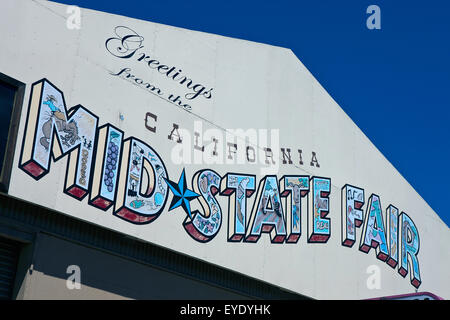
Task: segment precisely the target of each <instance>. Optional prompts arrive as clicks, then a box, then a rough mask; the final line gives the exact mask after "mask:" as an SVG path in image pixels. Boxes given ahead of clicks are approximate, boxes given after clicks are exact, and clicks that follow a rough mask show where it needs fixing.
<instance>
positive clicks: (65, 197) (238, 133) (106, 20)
mask: <svg viewBox="0 0 450 320" xmlns="http://www.w3.org/2000/svg"><path fill="white" fill-rule="evenodd" d="M81 13H82V14H81V17H82V28H81V29H79V30H77V29H68V28H67V27H66V23H65V21H64V19H63V18H61V17H64V16H65V15H66V7H65V6H64V5H60V4H55V3H51V2H48V1H40V0H36V1H31V2H30V1H21V0H17V1H11V0H5V1H1V2H0V18H1V19H0V29H1V30H10V32H8V33H5V34H4V35H3V38H2V41H3V43H8V46H6V47H5V48H4V50H2V51H0V72H2V73H4V74H6V75H8V76H10V77H12V78H14V79H17V80H19V81H21V82H23V83H25V84H26V87H25V95H24V104H23V106H22V110H21V117H20V123H19V124H18V134H17V137H18V138H17V143H16V149H15V153H14V155H13V156H14V159H13V167H12V171H11V179H10V185H9V190H8V193H9V194H10V195H11V196H14V197H17V198H20V199H24V200H26V201H29V202H32V203H35V204H37V205H40V206H44V207H46V208H49V209H51V210H52V211H53V212H54V214H65V215H68V216H71V217H74V218H76V219H81V220H83V221H86V222H89V223H92V224H95V225H98V226H101V227H102V228H106V229H110V230H113V231H116V232H120V233H122V234H124V235H126V236H129V237H133V238H135V239H138V240H140V241H144V242H149V243H152V244H155V245H158V246H160V247H164V248H168V249H169V250H173V251H176V252H179V253H181V254H185V255H189V256H191V257H194V258H196V259H199V260H202V261H205V262H208V263H210V264H213V265H217V266H220V267H222V268H226V269H229V270H233V271H235V272H238V273H240V274H244V275H246V276H248V277H251V278H255V279H259V280H261V281H265V282H268V283H270V284H272V285H275V286H277V287H280V288H283V289H285V290H289V291H293V292H297V293H300V294H302V295H306V296H309V297H313V298H319V299H323V298H325V299H327V298H328V299H335V298H336V299H339V298H345V299H368V298H375V297H382V296H393V295H397V294H405V293H408V292H414V291H415V290H417V288H420V290H422V291H426V292H433V293H435V294H437V295H438V296H441V297H444V298H445V297H448V296H450V292H449V288H450V279H449V276H448V266H449V264H450V254H449V251H448V248H447V243H448V241H450V238H449V235H450V233H449V232H448V227H447V226H446V225H445V224H444V223H443V222H442V221H441V220H440V219H439V217H438V216H437V215H436V213H435V212H434V211H433V210H432V209H431V208H430V207H429V206H428V205H427V204H426V202H425V201H424V200H423V199H422V198H421V197H420V196H419V195H418V194H417V193H416V192H415V190H414V189H413V188H412V187H411V186H410V185H409V184H408V182H407V181H405V179H403V177H402V176H401V175H400V174H399V173H398V172H397V170H395V168H394V167H393V166H392V165H391V164H390V163H389V162H388V161H387V160H386V159H385V158H384V157H383V155H382V154H381V153H380V152H379V151H378V150H377V149H376V147H375V146H374V145H373V144H372V143H371V142H370V140H369V139H368V138H367V137H366V136H365V135H364V134H363V133H362V132H361V130H359V128H358V127H357V126H356V125H355V124H354V123H353V122H352V121H351V119H350V118H349V117H348V116H347V115H346V114H345V113H344V112H343V111H342V109H341V108H340V107H339V105H338V104H337V103H336V102H335V101H334V100H333V99H332V98H331V97H330V95H329V94H328V93H327V92H326V91H325V89H324V88H323V87H322V86H321V85H320V84H319V83H318V82H317V80H316V79H315V78H314V77H313V76H312V75H311V73H310V72H309V71H308V70H307V69H306V67H305V66H304V65H303V64H302V63H301V62H300V61H299V60H298V59H297V57H296V56H295V55H294V54H293V53H292V51H290V50H288V49H284V48H279V47H273V46H269V45H263V44H258V43H252V42H249V41H243V40H237V39H230V38H226V37H221V36H216V35H211V34H206V33H201V32H194V31H189V30H184V29H180V28H173V27H170V26H164V25H160V24H155V23H150V22H145V21H139V20H135V19H129V18H126V17H120V16H115V15H109V14H105V13H101V12H96V11H91V10H84V9H82V10H81ZM19 20H20V21H22V22H23V23H22V25H21V28H11V27H10V26H11V25H15V24H16V22H17V21H19ZM49 39H50V40H49ZM374 112H376V110H374ZM386 116H388V115H386ZM380 130H381V128H380ZM424 170H426V167H424ZM373 270H375V271H376V272H375V273H374V274H370V272H373ZM374 277H379V280H380V281H379V283H380V285H379V286H372V285H368V282H367V281H368V279H369V278H370V279H373V278H374Z"/></svg>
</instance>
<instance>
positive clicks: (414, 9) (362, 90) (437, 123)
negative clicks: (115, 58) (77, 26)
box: [56, 0, 450, 226]
mask: <svg viewBox="0 0 450 320" xmlns="http://www.w3.org/2000/svg"><path fill="white" fill-rule="evenodd" d="M56 2H60V3H65V4H73V5H78V6H80V7H83V8H90V9H94V10H100V11H104V12H109V13H114V14H119V15H124V16H128V17H133V18H137V19H142V20H148V21H152V22H157V23H163V24H167V25H171V26H176V27H181V28H187V29H191V30H197V31H203V32H209V33H214V34H219V35H223V36H228V37H233V38H239V39H245V40H251V41H256V42H262V43H267V44H271V45H276V46H281V47H285V48H290V49H292V51H293V52H294V53H295V54H296V55H297V57H298V58H299V59H300V60H301V61H302V62H303V64H304V65H305V66H306V67H307V68H308V69H309V71H310V72H311V73H312V74H313V75H314V76H315V78H316V79H317V80H318V81H319V82H320V83H321V84H322V85H323V87H324V88H325V89H326V90H327V91H328V93H329V94H330V95H331V96H332V97H333V98H334V99H335V100H336V102H337V103H338V104H339V105H340V106H341V108H343V109H344V111H345V112H346V113H347V114H348V115H349V116H350V117H351V118H352V119H353V121H354V122H355V123H356V124H357V125H358V127H359V128H361V130H362V131H363V132H364V133H365V134H366V135H367V137H368V138H369V139H370V140H371V141H372V142H373V143H374V144H375V146H376V147H377V148H378V149H379V150H380V151H381V152H382V153H383V154H384V155H385V157H386V158H387V159H388V160H389V161H390V162H391V163H392V164H393V165H394V166H395V167H396V168H397V170H398V171H399V172H400V173H401V174H402V175H403V176H404V177H405V178H406V180H408V182H409V183H410V184H411V185H412V186H413V187H414V189H415V190H416V191H417V192H418V193H419V194H420V195H421V196H422V197H423V198H424V199H425V201H426V202H427V203H428V204H429V205H430V206H431V207H432V208H433V209H434V211H435V212H436V213H437V214H439V215H440V217H441V218H442V220H444V222H445V223H446V224H447V226H449V225H450V213H449V209H448V207H447V205H448V200H449V197H450V196H449V194H450V186H449V184H448V183H447V181H450V169H449V166H450V142H449V141H448V140H449V138H450V125H449V120H450V60H449V59H450V41H449V40H450V19H449V15H450V1H448V0H427V1H417V0H408V1H405V0H388V1H385V0H371V1H365V0H345V1H336V0H320V1H313V0H308V1H306V0H296V1H286V0H277V1H261V0H260V1H244V0H240V1H236V0H225V1H195V0H190V1H189V0H185V1H171V0H148V1H147V0H126V1H111V0H70V1H67V0H57V1H56ZM369 5H377V6H378V7H379V8H380V10H381V29H379V30H369V29H368V28H367V26H366V20H367V18H368V17H369V16H370V14H367V13H366V9H367V7H368V6H369ZM81 23H82V22H81ZM81 27H82V24H81Z"/></svg>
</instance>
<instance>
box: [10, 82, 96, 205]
mask: <svg viewBox="0 0 450 320" xmlns="http://www.w3.org/2000/svg"><path fill="white" fill-rule="evenodd" d="M97 123H98V117H97V116H95V115H94V114H92V113H91V112H89V111H88V110H87V109H85V108H84V107H83V106H81V105H78V106H75V107H73V108H71V109H70V110H67V109H66V103H65V101H64V95H63V93H62V91H60V90H59V89H58V88H56V87H55V86H54V85H53V84H52V83H50V81H48V80H47V79H42V80H40V81H38V82H35V83H33V85H32V87H31V93H30V102H29V107H28V115H27V121H26V124H25V129H24V134H23V143H22V151H21V155H20V162H19V168H20V169H22V170H23V171H25V172H26V173H27V174H28V175H30V176H31V177H33V178H34V179H35V180H39V179H41V178H42V177H43V176H45V175H46V174H47V173H48V172H49V171H50V163H51V161H50V155H52V156H53V161H58V160H59V159H61V158H62V157H64V156H65V155H66V154H69V163H68V165H67V169H66V179H65V185H64V192H65V193H67V194H69V195H70V196H72V197H74V198H76V199H79V200H82V199H83V198H84V197H85V196H86V195H87V193H88V187H89V182H90V181H89V180H90V176H91V174H90V173H91V164H92V159H93V152H94V150H95V140H96V139H95V138H96V133H97Z"/></svg>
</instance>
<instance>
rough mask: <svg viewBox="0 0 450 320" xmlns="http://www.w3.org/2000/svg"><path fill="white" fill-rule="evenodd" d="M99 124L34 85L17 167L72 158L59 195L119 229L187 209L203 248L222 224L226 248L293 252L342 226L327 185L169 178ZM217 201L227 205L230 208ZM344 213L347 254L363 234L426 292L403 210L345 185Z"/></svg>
mask: <svg viewBox="0 0 450 320" xmlns="http://www.w3.org/2000/svg"><path fill="white" fill-rule="evenodd" d="M98 120H99V119H98V117H97V116H95V115H94V114H93V113H91V112H90V111H89V110H87V109H86V108H84V107H83V106H81V105H77V106H76V107H74V108H70V109H68V108H67V106H66V103H65V101H64V96H63V93H62V91H60V90H59V89H58V88H57V87H56V86H54V85H53V84H52V83H51V82H50V81H48V80H47V79H42V80H40V81H37V82H35V83H33V84H32V87H31V93H30V101H29V107H28V113H27V119H26V124H25V130H24V135H23V142H22V149H21V154H20V160H19V164H18V165H19V168H20V169H21V170H22V171H24V172H25V173H26V174H28V175H29V176H31V177H32V178H33V179H35V180H36V181H38V180H40V179H41V178H42V177H44V176H45V175H47V174H48V173H49V172H50V165H51V163H52V161H53V162H56V161H59V160H60V159H62V158H63V157H65V156H67V157H68V161H67V170H66V177H65V185H64V189H63V192H65V193H67V194H68V195H70V196H71V197H73V198H75V199H77V200H79V201H81V200H83V198H84V197H86V196H87V195H89V197H88V205H91V206H93V207H95V208H98V209H99V210H104V211H110V212H111V214H112V215H114V216H115V217H118V218H120V219H123V221H122V223H133V224H138V225H147V224H149V223H151V222H153V221H155V220H156V219H157V218H158V217H160V216H161V214H162V213H163V212H171V211H173V212H180V211H183V212H184V214H185V215H186V216H185V217H184V221H183V223H182V227H183V228H182V229H184V230H185V232H186V233H187V234H188V235H189V236H190V237H191V238H192V239H194V240H195V241H198V242H201V243H205V242H209V241H212V240H213V239H214V238H215V237H216V235H217V234H218V233H219V232H221V229H222V225H224V224H225V225H226V226H227V231H226V232H227V234H226V235H227V237H226V238H227V241H228V242H229V243H230V245H233V244H231V243H235V244H234V245H238V244H236V243H244V242H245V243H257V242H258V241H266V240H267V239H270V242H271V243H274V244H283V243H284V244H287V245H294V244H296V243H297V242H298V241H299V239H300V238H301V237H302V221H306V227H305V228H306V230H307V235H306V236H304V237H305V238H306V241H307V242H308V243H316V244H318V245H320V244H321V243H326V242H328V241H329V239H330V237H331V230H332V224H335V223H336V222H335V221H334V219H335V218H332V217H333V216H330V203H329V201H330V194H331V192H332V185H331V179H330V178H327V177H317V176H309V175H284V176H282V177H277V176H276V175H266V176H263V177H260V178H259V182H258V181H257V177H256V175H252V174H248V173H245V172H242V173H233V172H226V173H218V172H216V171H214V170H212V169H208V168H205V169H201V170H198V171H196V172H195V173H194V174H193V175H192V177H190V176H188V175H189V174H190V173H189V171H188V172H186V170H185V169H184V168H179V170H178V171H177V172H170V173H169V172H168V170H167V169H166V166H165V164H164V162H163V158H162V157H161V156H160V155H159V154H158V153H157V150H155V149H153V148H152V146H150V145H149V144H148V143H147V142H145V141H142V140H140V139H139V138H137V137H133V136H130V137H126V133H125V132H122V131H121V130H119V129H118V128H116V127H114V126H113V125H111V124H109V123H106V124H103V125H102V126H99V125H98ZM174 128H177V127H175V124H174ZM173 130H175V129H173ZM173 130H172V133H173ZM171 135H172V134H170V135H169V139H170V136H171ZM175 143H176V142H175ZM51 157H52V159H51ZM317 167H318V166H317ZM170 175H173V176H175V177H178V178H177V179H174V178H171V177H170ZM190 178H192V180H190ZM188 181H190V183H188ZM219 197H222V198H223V199H227V201H228V208H222V207H221V205H220V203H219V201H218V200H219ZM169 198H171V203H170V204H168V203H167V202H168V200H169ZM191 205H192V206H195V207H194V209H192V208H191ZM383 209H385V210H386V211H385V214H383V212H384V211H383ZM364 211H365V214H364ZM226 212H228V214H226ZM334 214H336V213H334ZM226 216H227V222H226V223H225V222H224V219H225V217H226ZM305 216H306V217H305ZM340 216H341V221H340V223H341V245H342V246H343V247H347V248H351V247H353V245H354V244H355V242H356V241H357V236H358V235H359V236H360V243H359V246H358V248H359V250H360V251H362V252H364V253H366V254H369V253H370V251H371V249H374V250H373V252H375V256H376V258H377V259H378V260H380V261H382V262H385V263H387V264H388V265H389V266H390V267H392V268H394V269H395V268H397V272H398V273H399V274H400V275H401V276H402V277H406V276H407V275H408V273H409V275H410V282H411V284H412V285H413V286H414V287H415V288H418V287H419V286H420V285H421V283H422V280H421V276H420V268H419V258H418V255H419V247H420V238H419V232H418V229H417V227H416V225H415V224H414V222H413V220H412V219H411V218H410V217H409V216H408V215H407V214H406V213H405V212H401V211H399V209H397V208H396V207H394V206H393V205H392V204H391V205H389V206H387V207H386V208H383V207H382V204H381V199H380V197H379V196H378V195H376V194H371V195H370V197H369V198H368V199H366V198H365V192H364V189H362V188H359V187H356V186H352V185H350V184H346V185H345V186H344V187H342V189H341V213H340ZM118 221H120V220H118ZM262 237H264V238H265V239H263V240H261V238H262ZM266 237H267V238H266ZM343 250H346V249H343Z"/></svg>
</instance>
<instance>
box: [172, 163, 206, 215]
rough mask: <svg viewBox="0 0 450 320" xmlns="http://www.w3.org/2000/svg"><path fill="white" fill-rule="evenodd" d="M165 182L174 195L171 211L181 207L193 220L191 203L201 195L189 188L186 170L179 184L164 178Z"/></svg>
mask: <svg viewBox="0 0 450 320" xmlns="http://www.w3.org/2000/svg"><path fill="white" fill-rule="evenodd" d="M164 180H165V181H166V183H167V185H168V186H169V188H170V190H172V193H173V198H172V203H171V204H170V208H169V211H171V210H173V209H175V208H177V207H180V206H181V207H182V208H183V209H184V211H185V212H186V213H187V214H188V216H189V218H191V219H192V214H191V206H190V204H189V202H190V201H191V200H194V199H195V198H197V197H199V196H200V195H199V194H198V193H196V192H194V191H192V190H189V189H188V188H187V184H186V176H185V174H184V169H183V172H182V173H181V176H180V179H179V180H178V184H177V183H175V182H173V181H170V180H168V179H166V178H164Z"/></svg>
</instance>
